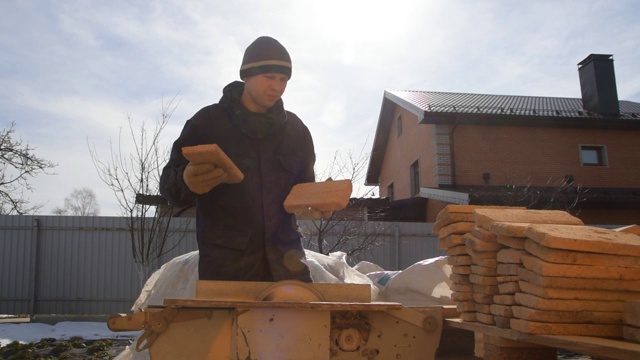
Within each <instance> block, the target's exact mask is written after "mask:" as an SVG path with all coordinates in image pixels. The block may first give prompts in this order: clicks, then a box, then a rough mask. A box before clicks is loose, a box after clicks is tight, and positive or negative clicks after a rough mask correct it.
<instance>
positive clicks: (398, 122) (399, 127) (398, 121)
mask: <svg viewBox="0 0 640 360" xmlns="http://www.w3.org/2000/svg"><path fill="white" fill-rule="evenodd" d="M402 131H403V129H402V114H398V116H396V135H397V136H396V137H400V135H402Z"/></svg>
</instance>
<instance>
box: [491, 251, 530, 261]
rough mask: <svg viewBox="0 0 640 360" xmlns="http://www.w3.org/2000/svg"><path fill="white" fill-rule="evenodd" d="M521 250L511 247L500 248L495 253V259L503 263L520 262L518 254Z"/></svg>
mask: <svg viewBox="0 0 640 360" xmlns="http://www.w3.org/2000/svg"><path fill="white" fill-rule="evenodd" d="M523 252H524V251H522V250H518V249H513V248H507V249H501V250H500V251H498V254H497V255H496V260H498V262H501V263H505V264H522V259H521V258H520V255H521V254H522V253H523Z"/></svg>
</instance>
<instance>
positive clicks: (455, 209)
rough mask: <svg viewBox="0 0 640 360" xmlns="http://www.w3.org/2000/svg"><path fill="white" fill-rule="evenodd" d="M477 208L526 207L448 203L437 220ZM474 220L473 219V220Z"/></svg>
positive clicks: (471, 212)
mask: <svg viewBox="0 0 640 360" xmlns="http://www.w3.org/2000/svg"><path fill="white" fill-rule="evenodd" d="M475 209H525V208H524V207H509V206H482V205H456V204H451V205H447V206H446V207H445V208H444V209H442V210H441V211H440V212H439V213H438V215H437V216H436V222H437V221H440V220H442V219H443V218H444V217H446V216H447V215H449V214H453V213H459V214H473V210H475ZM471 221H473V219H472V220H471Z"/></svg>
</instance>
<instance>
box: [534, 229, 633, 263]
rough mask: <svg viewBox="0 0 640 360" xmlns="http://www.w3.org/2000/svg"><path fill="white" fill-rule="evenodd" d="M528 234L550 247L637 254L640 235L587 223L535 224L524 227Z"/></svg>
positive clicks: (625, 254)
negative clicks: (586, 224) (581, 224)
mask: <svg viewBox="0 0 640 360" xmlns="http://www.w3.org/2000/svg"><path fill="white" fill-rule="evenodd" d="M525 234H526V235H527V237H528V238H530V239H532V240H534V241H535V242H537V243H538V244H540V245H542V246H546V247H550V248H553V249H563V250H576V251H586V252H593V253H602V254H614V255H623V256H640V237H639V236H638V235H634V234H629V233H624V232H618V231H614V230H609V229H603V228H596V227H591V226H567V225H550V224H539V225H530V226H529V227H527V229H526V230H525Z"/></svg>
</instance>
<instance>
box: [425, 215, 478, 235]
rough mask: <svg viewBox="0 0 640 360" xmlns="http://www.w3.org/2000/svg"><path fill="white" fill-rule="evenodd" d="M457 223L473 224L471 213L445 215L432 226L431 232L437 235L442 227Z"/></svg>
mask: <svg viewBox="0 0 640 360" xmlns="http://www.w3.org/2000/svg"><path fill="white" fill-rule="evenodd" d="M457 222H473V214H472V213H466V214H465V213H446V214H444V215H442V217H441V218H440V219H439V220H436V222H435V223H434V224H433V232H434V233H437V232H438V231H440V229H442V228H443V227H445V226H447V225H450V224H453V223H457Z"/></svg>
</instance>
